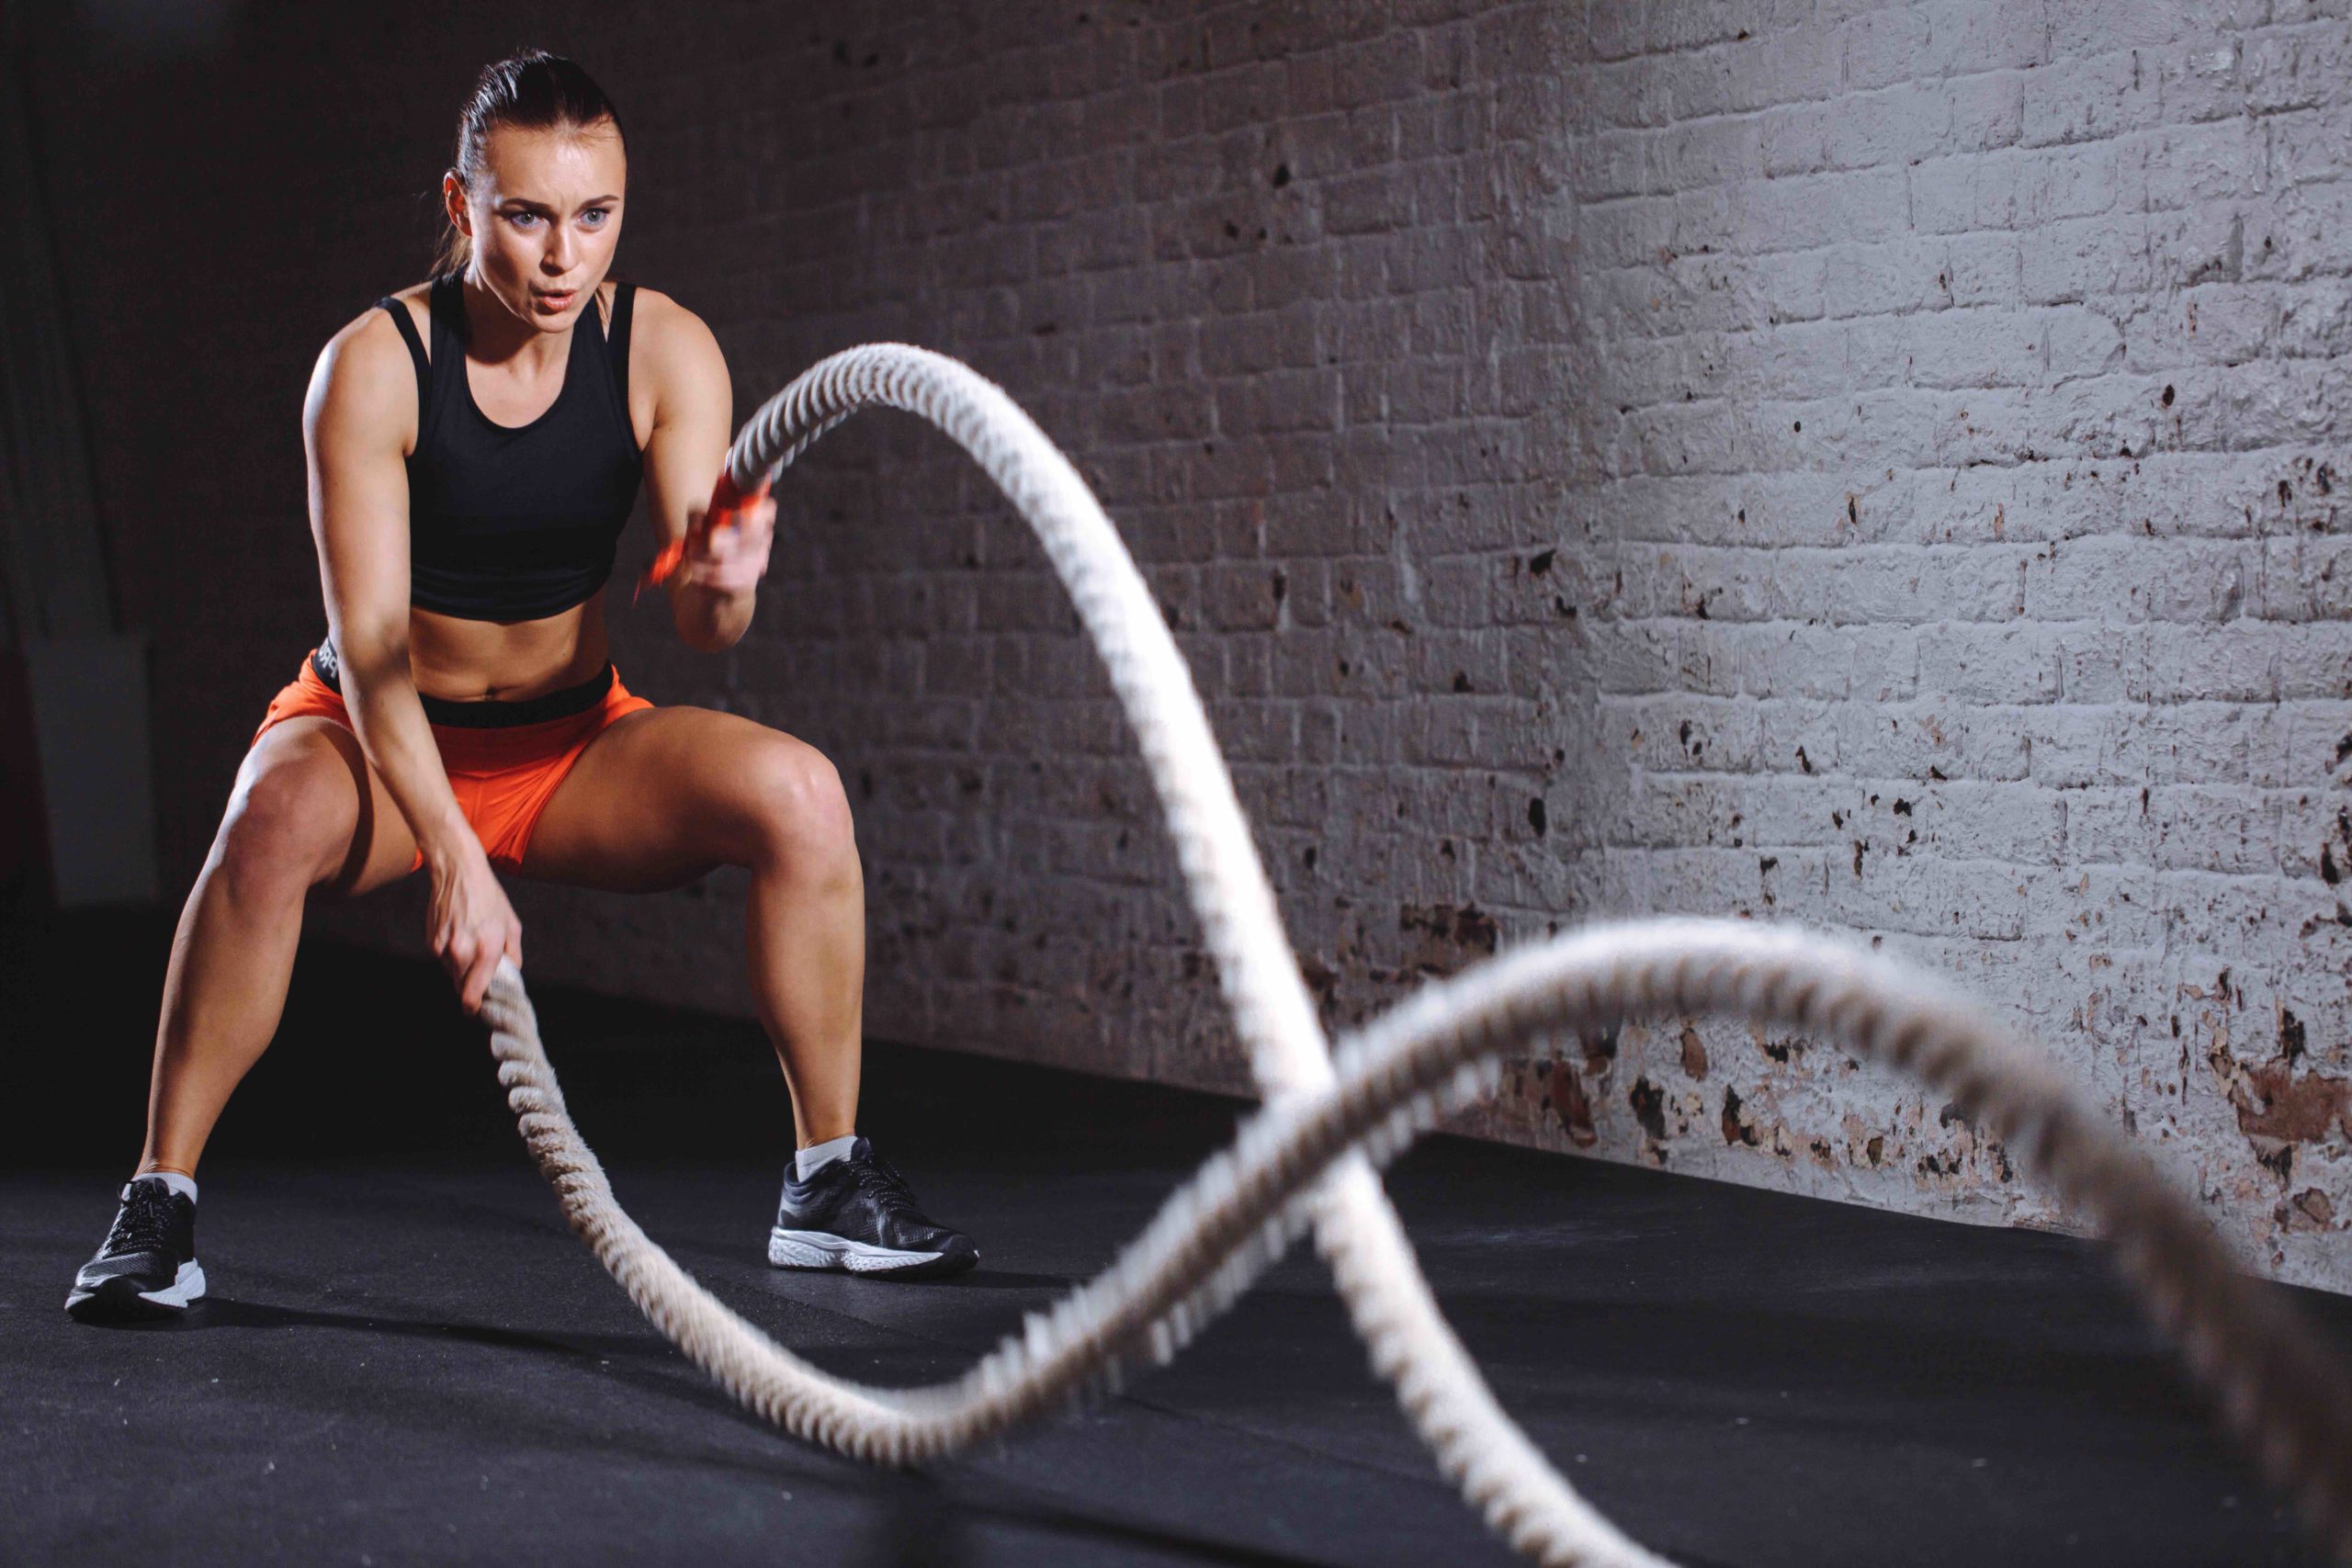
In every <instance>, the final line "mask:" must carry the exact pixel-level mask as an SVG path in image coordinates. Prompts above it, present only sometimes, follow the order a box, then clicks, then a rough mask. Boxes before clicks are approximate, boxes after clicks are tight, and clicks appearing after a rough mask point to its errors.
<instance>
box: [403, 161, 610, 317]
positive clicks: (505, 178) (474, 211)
mask: <svg viewBox="0 0 2352 1568" xmlns="http://www.w3.org/2000/svg"><path fill="white" fill-rule="evenodd" d="M627 184H628V156H627V154H626V153H624V152H622V151H621V139H620V133H619V132H618V131H617V130H615V129H614V127H613V123H612V121H610V120H602V121H599V122H598V123H597V124H595V125H594V126H590V127H587V128H586V129H584V130H572V129H569V128H564V129H550V130H526V129H522V128H520V127H516V126H511V125H500V126H493V127H492V129H491V132H490V135H489V136H488V137H487V138H486V139H485V140H484V141H483V144H482V173H481V180H480V182H479V188H478V189H476V190H474V191H473V192H472V193H471V194H470V195H469V194H468V192H467V191H466V188H465V186H463V185H462V184H460V183H459V182H458V176H457V175H456V173H455V172H454V171H452V172H451V173H450V174H448V175H445V176H444V177H443V180H442V196H443V198H444V200H445V201H446V202H447V205H448V209H449V215H450V218H451V219H452V220H453V221H455V222H456V223H457V224H458V228H460V229H461V230H463V231H466V232H467V233H468V234H469V235H471V236H472V238H473V260H472V262H471V264H470V265H469V271H470V272H471V274H472V276H473V277H474V280H475V281H476V282H478V283H480V284H481V286H482V287H483V288H487V289H489V290H490V292H491V293H492V295H494V296H495V297H496V298H497V299H498V300H499V301H500V303H502V304H503V305H504V306H505V307H506V308H507V309H508V310H512V311H513V312H515V315H516V316H518V317H519V318H521V319H522V320H524V321H528V322H530V323H531V324H532V325H533V326H535V327H537V328H538V329H540V330H541V331H542V332H550V333H557V332H562V331H564V330H565V329H566V328H568V327H570V326H571V324H572V322H574V321H577V320H579V316H580V312H581V311H582V310H585V309H590V308H592V305H593V300H594V290H595V288H596V285H597V284H599V283H601V282H603V281H604V278H605V270H606V269H607V268H609V267H610V266H611V265H612V262H613V246H614V245H615V243H617V242H618V241H619V239H620V234H621V192H622V190H623V188H624V187H625V186H626V185H627Z"/></svg>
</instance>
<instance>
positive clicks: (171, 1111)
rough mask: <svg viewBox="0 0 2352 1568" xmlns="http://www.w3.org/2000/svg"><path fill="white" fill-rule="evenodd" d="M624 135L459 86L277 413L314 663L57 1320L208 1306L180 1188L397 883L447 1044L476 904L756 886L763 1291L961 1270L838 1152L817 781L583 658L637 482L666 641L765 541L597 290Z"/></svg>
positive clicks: (651, 358) (750, 568)
mask: <svg viewBox="0 0 2352 1568" xmlns="http://www.w3.org/2000/svg"><path fill="white" fill-rule="evenodd" d="M626 173H627V159H626V154H625V150H624V143H623V139H622V133H621V127H620V119H619V117H618V115H617V114H616V112H615V110H614V108H613V106H612V105H611V104H610V103H609V102H608V101H607V100H606V99H605V96H604V94H603V93H602V92H600V91H599V90H598V89H597V87H596V85H595V84H594V82H593V81H591V80H590V79H589V77H588V75H587V73H585V72H583V71H582V70H581V69H580V67H579V66H577V65H576V64H574V63H572V62H570V61H567V60H563V59H560V58H558V57H556V56H553V55H549V54H547V53H546V52H544V51H533V52H531V53H527V54H524V55H518V56H516V57H515V58H513V59H509V60H505V61H502V62H498V63H497V64H495V65H492V66H491V67H489V68H488V69H487V70H485V71H484V72H483V73H482V75H481V81H480V83H479V84H478V85H477V87H476V90H475V93H474V96H473V98H472V100H471V101H470V102H469V104H468V105H467V107H466V108H465V110H464V111H463V113H462V114H461V115H460V117H459V121H458V156H457V163H456V166H455V167H454V168H452V169H451V170H450V171H449V172H448V173H447V175H445V176H444V177H443V182H442V186H443V197H444V201H445V204H446V206H447V211H448V218H449V223H450V235H449V239H448V242H447V246H446V248H445V253H444V265H441V266H439V267H437V268H436V269H435V271H436V274H437V276H435V278H434V280H433V281H431V282H430V283H425V284H419V285H416V286H414V287H413V288H405V289H402V290H401V292H400V293H398V294H395V295H392V296H390V297H388V298H387V299H381V300H379V301H377V305H376V307H375V308H372V309H370V310H368V311H367V312H366V313H365V314H363V315H361V316H360V317H359V318H358V319H357V320H356V321H352V322H351V323H350V324H349V325H347V326H345V328H344V329H343V330H342V331H340V332H338V333H335V335H334V338H333V339H332V340H330V341H329V343H328V344H327V346H326V348H325V350H324V352H323V353H322V354H321V355H320V356H319V361H318V365H317V367H316V369H315V371H314V372H313V374H312V376H311V387H310V393H309V397H308V400H307V401H306V402H305V405H304V408H303V436H304V444H305V446H306V449H307V452H308V455H309V466H310V504H311V534H312V536H313V538H314V540H315V541H316V544H317V547H318V552H319V568H320V580H321V582H322V585H323V587H324V590H325V599H326V612H327V624H328V633H327V637H326V638H325V640H324V641H322V643H321V644H320V645H319V647H318V648H317V649H314V650H313V651H312V652H311V654H310V655H309V656H308V657H307V658H306V659H305V660H304V661H303V664H302V666H301V669H300V671H299V673H298V675H297V678H296V679H295V680H294V681H293V682H291V683H289V684H288V685H287V686H286V687H285V689H283V690H282V691H280V692H279V693H278V694H277V697H276V698H275V699H274V700H272V702H271V703H270V705H269V708H268V711H267V713H266V716H264V717H263V719H262V722H261V727H260V728H258V729H257V730H255V731H254V741H253V746H252V749H251V750H250V751H249V752H248V754H247V756H246V758H245V761H244V764H243V767H242V768H241V769H240V770H239V772H238V774H237V780H236V784H235V787H234V789H233V790H232V793H231V795H230V800H229V807H228V810H227V812H226V814H225V815H224V817H223V818H222V820H221V824H220V832H219V834H218V835H217V836H216V838H215V839H214V840H213V844H212V850H211V852H210V854H209V856H208V857H207V859H206V861H205V863H204V868H203V870H202V871H201V872H200V873H199V874H198V877H197V880H196V886H195V888H194V890H193V891H192V892H191V893H190V894H189V896H188V900H187V907H186V908H185V909H184V910H183V912H182V914H181V917H180V923H179V929H178V932H177V934H176V936H175V939H174V941H173V944H172V953H171V960H170V966H169V968H168V970H167V972H166V976H165V980H164V1006H163V1017H162V1021H161V1023H160V1025H159V1027H158V1029H157V1032H156V1043H155V1066H154V1075H153V1083H152V1087H151V1090H150V1094H149V1100H148V1111H147V1144H146V1148H145V1151H144V1153H143V1154H142V1155H141V1158H140V1162H139V1168H138V1170H137V1172H136V1173H135V1174H134V1176H133V1178H132V1179H131V1180H130V1182H129V1183H128V1184H126V1185H125V1187H124V1188H123V1190H122V1192H121V1195H120V1196H121V1208H120V1210H119V1213H117V1215H116V1218H115V1223H114V1226H113V1228H112V1229H111V1230H110V1231H109V1232H108V1233H107V1239H106V1241H105V1242H104V1244H103V1245H102V1246H101V1247H100V1248H99V1251H98V1254H97V1256H96V1258H92V1259H91V1261H90V1262H89V1263H88V1264H86V1265H85V1266H84V1267H83V1269H81V1271H80V1273H79V1274H78V1275H77V1276H76V1277H75V1280H74V1289H73V1292H72V1294H71V1295H70V1296H69V1297H68V1298H67V1301H66V1308H67V1310H68V1311H69V1312H71V1313H73V1314H74V1315H75V1316H76V1317H80V1318H84V1319H85V1320H107V1319H114V1318H120V1317H127V1316H153V1315H159V1314H171V1313H175V1312H177V1311H180V1310H182V1309H185V1308H186V1307H187V1305H188V1303H191V1302H193V1301H195V1300H197V1299H198V1298H199V1297H200V1296H201V1295H202V1294H203V1293H204V1273H203V1270H202V1269H200V1268H199V1267H198V1265H197V1261H196V1246H195V1223H196V1191H197V1188H196V1167H197V1159H198V1156H199V1155H200V1154H201V1153H202V1152H203V1148H204V1143H205V1139H206V1137H207V1135H208V1134H209V1133H210V1132H211V1130H212V1125H213V1122H214V1121H215V1120H216V1119H217V1118H218V1117H219V1115H220V1110H221V1107H222V1106H223V1105H224V1104H226V1102H227V1100H228V1098H229V1095H230V1093H231V1091H232V1089H235V1087H236V1085H237V1083H238V1081H239V1080H240V1079H241V1078H242V1077H243V1076H244V1074H245V1072H246V1070H247V1069H248V1068H249V1067H251V1066H253V1064H254V1061H255V1060H256V1059H257V1058H258V1057H259V1056H260V1055H261V1053H262V1051H263V1049H264V1048H265V1047H266V1045H267V1044H268V1043H269V1039H270V1036H271V1034H272V1033H273V1032H275V1031H276V1029H277V1021H278V1017H279V1013H280V1011H281V1010H282V1009H283V1007H284V1005H285V999H286V988H287V983H288V976H289V974H290V971H291V970H292V967H293V962H294V950H295V945H296V942H297V940H298V938H299V937H300V931H301V923H302V907H303V901H304V899H305V897H306V896H308V895H309V894H310V892H311V890H312V889H313V888H316V889H320V890H322V892H323V893H325V894H326V895H328V896H334V897H351V896H355V895H357V894H361V893H366V892H368V891H371V890H372V889H374V888H377V887H380V886H384V885H385V884H386V883H389V882H392V881H395V880H397V879H399V878H401V877H402V876H406V875H408V874H410V873H412V872H413V871H416V870H417V869H419V868H420V867H421V868H423V869H424V870H425V871H426V872H427V873H429V874H430V876H431V879H432V909H431V915H430V919H429V922H428V927H429V930H428V934H429V937H430V940H431V942H432V947H433V951H434V953H435V955H436V956H437V957H438V958H439V959H440V960H441V962H442V963H443V964H444V966H445V967H446V968H447V970H448V972H449V974H450V976H451V978H452V979H453V981H454V982H455V983H456V985H457V987H458V992H459V995H460V997H461V998H462V999H463V1002H464V1005H465V1007H466V1009H467V1010H469V1011H478V1010H480V1007H481V999H482V995H483V993H484V991H485V990H486V989H487V988H488V987H489V984H490V977H491V974H492V970H493V969H494V968H495V967H496V966H497V963H498V960H499V959H500V957H501V956H502V955H503V956H504V957H507V958H511V959H513V960H514V961H515V963H516V964H518V965H519V964H521V963H522V958H523V949H522V931H521V926H520V924H519V922H518V921H517V920H516V919H515V911H514V908H513V907H512V906H510V905H509V904H508V902H507V899H506V895H505V893H504V891H503V889H502V888H501V886H500V885H499V881H498V877H497V874H496V871H497V870H501V869H503V870H504V871H507V872H510V873H515V874H521V875H524V876H528V877H536V878H540V879H543V880H547V881H553V882H568V883H575V884H579V885H582V886H592V887H600V888H606V889H610V890H614V891H618V892H650V891H653V890H656V889H661V888H668V887H675V886H681V885H682V884H684V883H686V882H690V881H692V880H693V879H695V878H696V877H698V876H701V875H703V874H705V873H707V872H708V871H710V870H712V869H713V868H715V867H717V866H721V865H737V866H743V867H746V868H748V869H749V870H750V872H751V874H752V885H751V899H750V913H749V920H748V926H749V931H748V939H749V947H750V954H751V966H752V986H753V992H754V995H755V997H756V998H757V1002H758V1008H759V1012H760V1019H761V1021H762V1022H763V1024H764V1025H765V1026H766V1028H767V1030H768V1033H769V1035H770V1037H771V1038H772V1039H773V1040H774V1041H775V1046H776V1054H777V1056H778V1058H779V1059H780V1060H781V1062H782V1064H783V1066H784V1076H785V1080H786V1086H787V1088H788V1089H789V1090H790V1094H791V1099H792V1113H793V1122H794V1126H795V1132H796V1134H797V1138H796V1142H797V1154H796V1156H795V1159H794V1163H793V1167H792V1168H791V1169H790V1170H789V1171H788V1172H787V1173H786V1179H785V1183H784V1192H783V1196H782V1199H781V1200H780V1201H779V1204H778V1212H777V1216H776V1223H775V1227H774V1228H773V1229H772V1230H771V1231H770V1233H769V1242H768V1261H769V1262H771V1263H773V1264H775V1265H778V1266H780V1267H787V1268H822V1269H852V1270H854V1271H857V1272H860V1273H871V1274H880V1275H888V1276H898V1277H908V1276H932V1275H939V1274H948V1273H955V1272H958V1271H960V1270H962V1269H967V1268H969V1267H970V1266H971V1265H972V1264H973V1263H974V1262H975V1261H976V1260H977V1258H978V1254H977V1253H976V1252H975V1251H974V1249H973V1247H972V1243H971V1241H970V1239H969V1238H968V1237H967V1236H965V1235H962V1234H961V1233H959V1232H956V1231H955V1230H952V1229H949V1228H948V1227H946V1226H943V1225H940V1224H935V1223H933V1221H931V1220H929V1219H927V1218H925V1217H924V1216H923V1215H922V1213H919V1212H918V1211H917V1210H916V1208H915V1207H914V1202H913V1196H912V1194H911V1193H910V1191H909V1190H908V1189H907V1186H906V1183H905V1181H904V1180H903V1179H901V1178H899V1176H898V1175H897V1173H896V1172H894V1171H893V1170H892V1169H891V1168H890V1167H889V1166H888V1164H887V1163H885V1162H884V1161H882V1160H881V1159H880V1158H879V1157H878V1156H876V1155H875V1154H874V1153H873V1151H872V1149H871V1147H870V1146H869V1145H867V1143H866V1141H865V1139H864V1138H862V1137H859V1136H857V1135H856V1130H855V1125H854V1123H855V1118H856V1111H857V1090H858V1064H859V1029H860V1021H861V1017H862V1013H863V1005H864V992H865V887H864V882H863V878H862V875H861V873H860V869H859V865H858V856H857V846H856V843H855V840H854V832H853V827H852V823H851V820H850V811H849V805H848V801H847V799H846V797H845V796H844V795H843V794H842V786H841V781H840V779H839V777H838V776H837V775H836V773H835V772H834V770H833V767H832V765H831V763H830V762H828V761H826V760H825V758H824V757H823V756H822V755H821V754H820V753H819V752H818V751H817V750H815V749H814V748H812V747H810V746H809V745H807V744H806V743H804V742H802V741H800V740H797V739H793V738H792V737H791V736H789V735H786V734H783V733H781V732H779V731H776V730H774V729H770V728H765V727H763V726H762V725H759V724H755V723H753V722H752V721H751V720H749V719H746V718H743V717H741V716H736V715H732V714H726V713H718V712H712V711H709V710H707V709H702V708H691V707H657V706H655V705H653V704H651V703H650V702H648V701H647V700H646V699H644V698H643V697H640V696H638V695H636V694H632V693H631V692H629V691H628V688H627V687H626V686H624V685H623V684H622V683H621V681H620V678H619V676H618V674H617V673H616V671H614V669H613V666H612V662H611V660H610V658H609V657H608V655H607V652H606V645H605V619H604V603H605V581H606V579H607V578H608V577H609V575H610V574H611V571H612V567H613V555H614V546H615V541H616V539H617V537H618V536H619V533H620V530H621V527H622V525H623V524H624V523H625V522H626V521H627V519H628V513H629V510H630V508H631V507H632V505H633V504H634V503H635V500H636V495H637V491H638V486H639V481H640V478H641V479H643V480H644V481H646V482H647V483H648V484H649V485H650V491H651V510H652V513H653V521H654V526H655V528H656V530H657V531H658V532H659V534H660V536H661V539H662V544H663V546H664V547H665V550H670V549H673V548H676V547H683V556H682V557H681V558H680V564H679V565H678V567H677V568H676V569H675V570H674V571H673V572H671V573H670V574H669V576H668V579H667V581H668V585H669V593H670V608H671V618H672V620H673V623H674V624H675V626H676V627H677V630H678V635H679V636H680V637H683V638H684V639H685V641H686V642H687V643H688V645H690V646H691V647H694V648H696V649H702V650H704V651H706V652H712V651H717V650H718V649H725V648H728V647H729V646H731V645H732V644H733V643H734V642H735V641H736V639H737V638H739V637H741V636H742V635H743V631H744V628H745V627H746V626H749V625H750V623H751V619H752V604H753V598H754V594H755V592H756V586H757V583H758V581H759V579H760V578H761V576H762V575H763V573H764V572H765V571H766V570H767V563H768V548H769V543H770V540H771V537H772V534H773V529H774V524H775V502H772V501H770V500H768V499H766V498H765V496H764V495H762V496H758V497H755V498H752V500H750V501H748V502H743V501H737V500H735V499H734V497H733V492H732V491H731V490H730V491H726V492H723V493H724V495H725V497H726V498H727V500H728V502H729V504H728V505H725V506H722V507H718V508H717V509H714V508H713V507H712V506H711V504H710V502H709V501H708V500H707V499H706V498H711V497H713V496H714V492H715V491H717V481H718V477H719V475H720V472H721V470H722V468H723V466H724V459H725V456H726V450H727V443H728V437H729V432H730V429H731V424H732V413H733V411H732V392H731V388H730V385H729V380H728V374H727V366H726V362H725V361H724V360H723V359H722V358H721V356H720V355H719V351H718V344H717V342H716V341H715V340H714V339H713V338H712V336H711V333H710V331H709V329H708V328H707V327H706V326H705V325H704V324H703V322H702V321H701V320H700V318H698V317H696V316H695V314H694V313H693V312H692V311H689V310H685V309H684V308H683V307H681V306H680V305H678V304H677V303H675V302H674V301H673V300H671V299H668V298H667V297H666V296H664V295H662V294H659V293H656V292H655V291H653V290H652V289H650V288H637V287H636V286H634V285H631V284H627V283H620V284H616V283H613V282H610V281H608V280H607V279H606V276H605V275H606V273H607V271H608V270H609V268H610V265H611V262H612V257H613V250H614V247H615V245H616V243H617V242H618V240H619V237H620V228H621V210H622V192H623V187H624V186H625V184H626Z"/></svg>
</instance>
